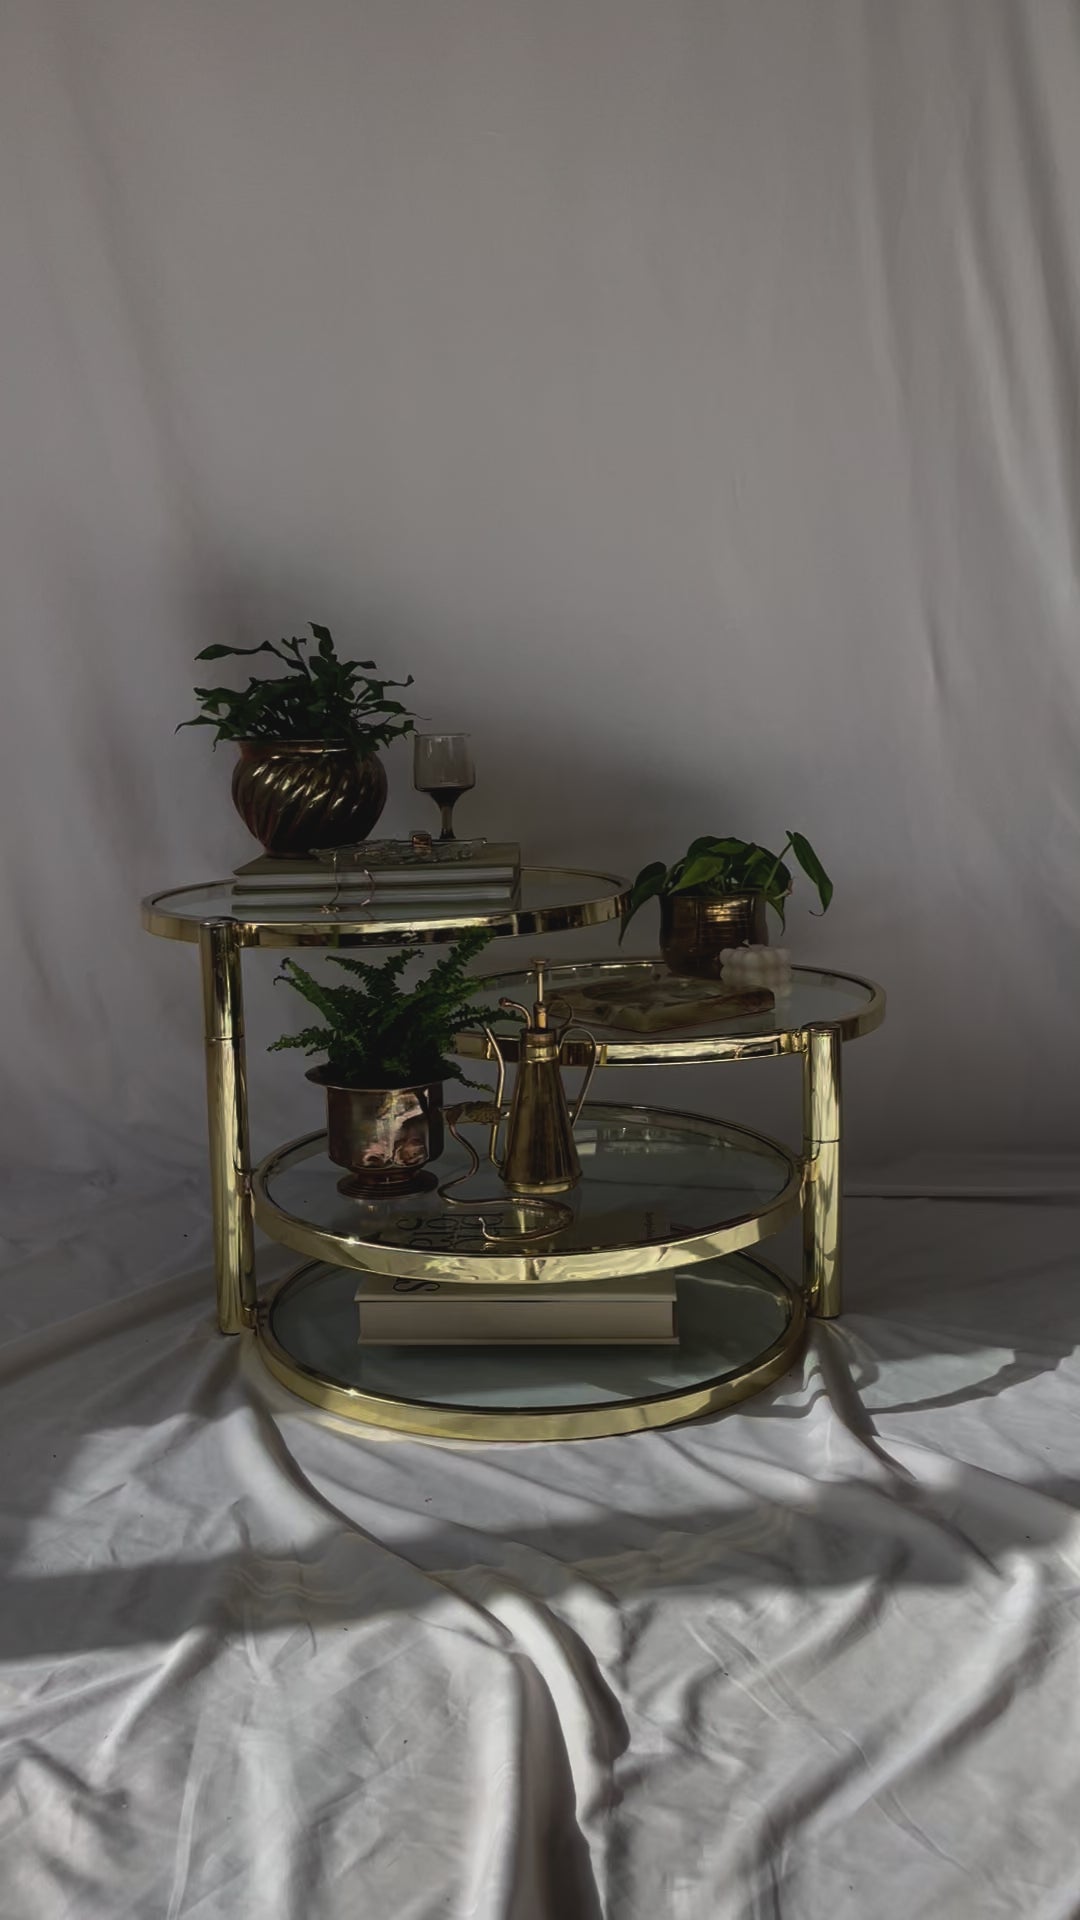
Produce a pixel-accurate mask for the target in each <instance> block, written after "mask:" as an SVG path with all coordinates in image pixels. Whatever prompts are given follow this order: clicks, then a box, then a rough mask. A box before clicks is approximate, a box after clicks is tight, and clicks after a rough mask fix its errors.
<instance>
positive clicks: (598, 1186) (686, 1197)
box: [253, 1104, 802, 1285]
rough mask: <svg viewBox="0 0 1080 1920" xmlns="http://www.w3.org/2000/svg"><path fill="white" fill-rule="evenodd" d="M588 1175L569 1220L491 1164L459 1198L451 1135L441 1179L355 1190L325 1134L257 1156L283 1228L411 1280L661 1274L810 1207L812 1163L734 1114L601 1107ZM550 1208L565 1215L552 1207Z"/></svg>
mask: <svg viewBox="0 0 1080 1920" xmlns="http://www.w3.org/2000/svg"><path fill="white" fill-rule="evenodd" d="M575 1140H576V1143H577V1149H578V1154H579V1157H580V1160H581V1167H582V1177H581V1180H580V1183H579V1184H578V1186H576V1187H574V1188H572V1189H571V1190H570V1191H569V1192H568V1193H565V1194H560V1195H559V1196H558V1205H559V1207H560V1208H561V1209H562V1210H563V1211H562V1214H561V1216H560V1217H559V1223H558V1225H557V1227H555V1228H554V1229H553V1230H551V1231H547V1232H545V1234H544V1235H543V1237H538V1236H537V1234H536V1228H537V1226H538V1223H539V1224H542V1221H543V1218H544V1216H543V1215H542V1213H539V1212H538V1210H537V1208H536V1206H535V1204H534V1203H531V1202H527V1201H526V1202H521V1203H518V1204H519V1205H520V1207H521V1213H520V1219H519V1222H518V1225H519V1227H520V1231H519V1233H518V1234H517V1236H516V1237H515V1231H514V1229H515V1218H514V1202H513V1200H512V1198H511V1197H510V1196H508V1195H507V1191H506V1189H505V1188H504V1187H503V1186H502V1184H501V1182H500V1181H499V1179H498V1176H497V1174H496V1172H495V1169H494V1168H493V1167H491V1166H490V1165H482V1166H481V1168H480V1171H479V1172H478V1173H477V1174H476V1175H475V1176H474V1177H473V1178H472V1179H470V1180H468V1181H466V1182H465V1183H464V1184H462V1185H460V1186H455V1188H454V1190H453V1192H454V1202H455V1204H448V1202H447V1201H446V1200H445V1199H444V1198H443V1197H442V1194H441V1193H440V1191H439V1187H440V1186H445V1185H446V1184H447V1183H449V1182H451V1181H453V1180H455V1179H456V1178H457V1177H458V1176H460V1175H461V1174H463V1173H464V1172H465V1171H466V1170H467V1168H468V1165H469V1161H468V1156H467V1154H466V1152H465V1150H464V1149H463V1148H462V1147H461V1145H460V1144H459V1143H458V1142H457V1141H454V1140H453V1139H451V1140H449V1141H448V1143H447V1146H446V1150H445V1152H444V1153H443V1154H442V1155H441V1156H440V1158H439V1159H438V1160H436V1161H434V1162H432V1164H431V1166H430V1167H429V1168H428V1169H427V1170H426V1171H428V1172H429V1173H431V1174H434V1176H435V1179H436V1181H437V1182H438V1185H437V1186H434V1187H432V1188H430V1189H427V1190H418V1191H415V1192H407V1193H402V1192H400V1190H399V1191H398V1192H397V1193H395V1194H393V1195H387V1196H384V1195H381V1194H376V1195H373V1196H372V1197H370V1198H369V1197H367V1196H365V1197H363V1198H354V1197H351V1196H348V1197H347V1196H345V1195H343V1194H342V1193H341V1192H340V1191H339V1185H338V1183H339V1180H340V1178H341V1169H340V1168H339V1167H337V1166H335V1165H334V1164H333V1163H332V1162H331V1161H330V1160H329V1159H328V1158H327V1156H326V1137H325V1135H324V1134H321V1133H319V1134H310V1135H308V1136H307V1137H306V1138H304V1139H302V1140H297V1141H293V1142H291V1143H290V1144H289V1145H287V1146H284V1147H280V1148H279V1149H278V1150H277V1151H276V1152H274V1153H272V1154H270V1155H269V1157H268V1158H267V1159H266V1160H264V1161H263V1163H262V1165H261V1167H259V1168H258V1170H257V1172H256V1174H255V1177H254V1183H253V1190H254V1198H255V1218H256V1220H257V1221H258V1223H259V1225H260V1226H261V1227H262V1229H263V1231H264V1232H265V1233H267V1234H269V1235H270V1237H271V1239H274V1240H278V1241H281V1242H283V1243H284V1245H286V1246H290V1247H295V1248H296V1249H297V1250H298V1251H299V1252H301V1253H306V1254H308V1255H309V1256H310V1257H312V1258H315V1259H319V1260H325V1261H329V1262H332V1263H333V1264H334V1265H336V1266H341V1267H351V1268H354V1269H355V1268H359V1269H361V1270H363V1271H368V1272H375V1273H392V1274H395V1275H399V1276H401V1277H402V1278H410V1277H413V1276H418V1277H421V1278H423V1277H426V1276H428V1275H431V1274H432V1273H435V1274H436V1276H437V1277H438V1278H440V1279H444V1280H458V1281H471V1282H475V1283H477V1284H483V1283H484V1282H488V1281H494V1280H498V1281H502V1282H512V1283H521V1284H525V1285H527V1284H528V1283H529V1282H530V1281H540V1280H542V1281H543V1282H544V1284H545V1285H551V1284H553V1283H557V1282H559V1281H561V1280H585V1279H603V1278H611V1279H615V1278H618V1277H620V1276H622V1275H626V1274H631V1273H656V1272H661V1271H664V1270H667V1269H671V1268H674V1267H681V1266H686V1265H688V1264H690V1263H692V1262H694V1261H697V1260H706V1259H710V1258H712V1257H714V1256H715V1255H718V1254H724V1253H730V1252H734V1251H735V1250H736V1249H737V1248H739V1247H748V1246H753V1245H755V1244H756V1243H757V1242H758V1241H760V1240H763V1239H765V1238H766V1237H767V1236H768V1235H769V1234H773V1233H778V1232H779V1231H780V1229H781V1228H782V1227H783V1226H785V1225H786V1224H787V1222H788V1221H789V1220H791V1219H793V1218H794V1217H795V1215H796V1214H797V1213H798V1211H799V1205H800V1194H801V1178H802V1176H801V1168H800V1165H799V1163H798V1161H797V1159H796V1158H795V1156H794V1155H793V1154H791V1153H789V1152H788V1151H787V1149H786V1148H785V1147H782V1146H779V1145H778V1144H777V1143H776V1142H775V1141H772V1140H768V1139H766V1138H765V1137H764V1136H763V1135H761V1134H757V1133H752V1132H750V1131H749V1129H747V1128H744V1127H736V1126H732V1125H730V1124H728V1123H727V1122H725V1121H720V1120H712V1119H707V1118H705V1117H703V1116H701V1115H698V1114H684V1113H668V1112H665V1111H663V1110H661V1109H657V1108H651V1107H632V1106H606V1105H600V1104H595V1105H590V1106H588V1107H586V1109H585V1112H584V1114H583V1115H582V1118H581V1120H580V1121H579V1123H578V1127H577V1130H576V1133H575ZM547 1218H548V1220H550V1219H551V1218H553V1216H552V1215H551V1214H550V1213H549V1214H548V1215H547Z"/></svg>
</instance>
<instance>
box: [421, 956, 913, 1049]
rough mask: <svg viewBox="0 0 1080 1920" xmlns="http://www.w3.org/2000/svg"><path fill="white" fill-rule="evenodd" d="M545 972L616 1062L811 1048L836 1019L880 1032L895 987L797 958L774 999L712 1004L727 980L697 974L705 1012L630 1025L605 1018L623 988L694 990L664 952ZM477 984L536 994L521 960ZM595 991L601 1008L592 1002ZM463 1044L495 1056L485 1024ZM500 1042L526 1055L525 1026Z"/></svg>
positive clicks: (481, 990)
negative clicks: (662, 1027)
mask: <svg viewBox="0 0 1080 1920" xmlns="http://www.w3.org/2000/svg"><path fill="white" fill-rule="evenodd" d="M545 977H546V980H547V990H548V996H549V998H550V999H551V1000H555V999H557V998H558V997H560V996H561V997H563V998H564V999H568V1000H569V1001H570V1004H571V1006H572V1008H573V1011H574V1018H575V1020H580V1021H581V1022H582V1024H583V1025H584V1026H586V1027H588V1028H589V1030H590V1032H591V1033H593V1034H595V1036H596V1041H597V1063H598V1065H600V1066H614V1065H616V1064H617V1063H618V1062H619V1061H623V1062H626V1063H628V1064H633V1065H637V1066H648V1065H658V1064H662V1063H665V1062H666V1063H669V1064H675V1063H678V1062H683V1063H686V1064H689V1063H690V1062H698V1061H708V1060H744V1059H751V1058H755V1057H756V1058H767V1057H768V1056H770V1055H776V1054H786V1053H801V1052H803V1051H804V1050H805V1045H806V1040H805V1036H806V1033H807V1030H808V1029H809V1028H811V1027H818V1026H827V1027H832V1028H834V1029H835V1030H836V1032H837V1033H838V1034H839V1036H840V1038H841V1039H842V1040H855V1039H857V1038H858V1037H859V1036H860V1035H861V1034H864V1033H872V1032H873V1030H874V1028H875V1027H879V1026H880V1025H881V1022H882V1020H883V1019H884V1017H885V995H884V993H883V992H882V990H881V988H880V987H876V986H875V985H874V984H873V982H872V981H870V980H861V979H859V978H858V976H857V975H855V974H848V973H831V972H828V971H826V970H824V969H822V968H818V967H793V968H792V970H791V980H790V984H788V985H785V986H784V987H774V988H769V989H767V990H766V993H765V994H764V995H763V996H762V997H763V1001H764V1004H760V1005H759V1004H757V1003H756V1002H755V1004H754V1006H752V1007H747V1008H744V1009H742V1010H737V1009H736V1008H735V1007H734V1006H733V1005H732V1004H731V1003H730V1002H725V1001H723V1000H721V1001H713V1003H712V1004H711V1005H708V1006H707V1005H706V1004H705V1001H706V996H707V995H709V993H710V990H711V991H712V993H713V994H716V992H717V984H716V983H715V982H712V981H709V980H694V981H693V982H691V983H690V987H689V992H690V995H691V998H693V997H694V996H697V995H699V994H700V996H701V999H700V1003H699V1004H700V1009H701V1016H702V1017H701V1018H700V1020H698V1021H696V1022H688V1023H687V1024H686V1025H685V1026H684V1025H682V1024H680V1026H679V1027H678V1029H677V1030H674V1029H673V1030H669V1031H664V1032H658V1031H652V1032H648V1031H641V1032H628V1031H627V1030H626V1027H625V1025H624V1024H619V1023H617V1020H618V1016H617V1020H616V1021H606V1020H605V1018H604V1013H605V1009H606V1008H609V1007H610V1006H611V1005H612V1004H613V1002H614V1000H615V997H616V996H620V997H621V996H626V995H628V996H629V997H630V1000H631V1003H633V1001H634V1000H635V998H641V999H643V1000H644V999H645V998H647V997H648V995H649V994H650V993H655V992H656V991H658V990H659V991H660V992H661V993H662V992H663V991H664V988H663V987H662V986H661V985H660V983H662V982H671V983H672V991H673V992H675V993H676V994H682V993H683V992H684V990H685V989H686V984H687V983H686V981H685V979H684V978H682V977H680V976H676V975H673V974H671V973H670V972H669V970H668V968H667V967H666V966H665V964H664V962H663V961H662V960H655V959H653V960H637V959H629V960H625V959H618V960H570V961H556V962H554V963H553V964H552V965H551V966H549V967H548V968H547V969H546V975H545ZM676 982H677V985H676V984H675V983H676ZM476 990H477V999H478V1000H479V1001H480V1002H481V1003H482V1004H485V1005H489V1004H490V1003H491V1001H492V1000H497V999H498V998H499V997H500V996H501V995H504V994H505V996H506V997H507V999H510V1000H525V999H527V998H528V997H529V990H530V983H529V975H528V973H527V972H525V971H523V970H520V969H516V970H515V971H513V972H507V973H494V974H488V975H486V976H485V977H484V978H483V979H480V980H478V981H477V983H476ZM720 991H721V992H722V991H723V989H722V987H721V989H720ZM739 991H740V992H746V991H748V990H747V989H740V990H739ZM590 1000H591V1001H592V1004H593V1008H594V1011H592V1012H589V1011H587V1005H588V1002H589V1001H590ZM454 1044H455V1048H456V1050H457V1052H458V1053H460V1054H463V1055H464V1056H465V1057H466V1058H468V1059H472V1060H482V1059H490V1058H491V1049H490V1046H489V1043H488V1041H487V1039H486V1037H485V1035H484V1034H483V1033H482V1032H480V1031H479V1029H472V1030H470V1031H468V1032H462V1033H459V1034H458V1036H457V1039H456V1040H455V1043H454ZM499 1045H500V1046H501V1048H502V1050H503V1052H504V1053H505V1055H506V1058H507V1059H508V1060H516V1058H517V1046H518V1042H517V1036H516V1034H513V1033H511V1034H508V1035H507V1036H506V1037H505V1038H504V1036H503V1034H502V1033H501V1031H500V1034H499ZM589 1058H590V1048H589V1046H588V1044H587V1043H586V1042H584V1041H582V1040H580V1039H578V1038H576V1037H575V1036H574V1035H572V1034H571V1035H569V1036H568V1038H567V1039H566V1040H565V1041H564V1042H563V1047H562V1059H563V1064H564V1065H566V1066H575V1067H582V1066H587V1065H588V1063H589Z"/></svg>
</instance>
